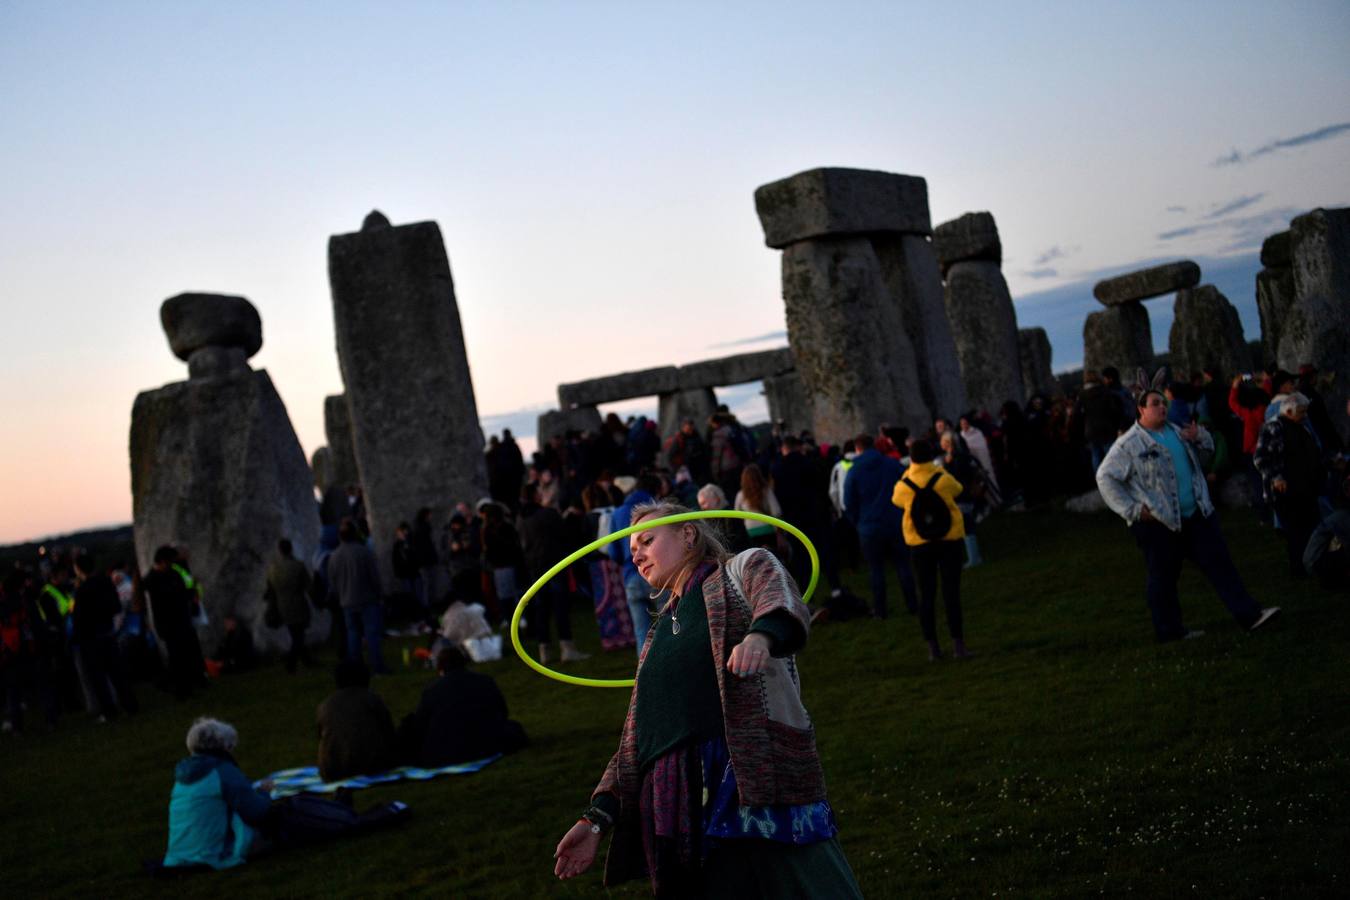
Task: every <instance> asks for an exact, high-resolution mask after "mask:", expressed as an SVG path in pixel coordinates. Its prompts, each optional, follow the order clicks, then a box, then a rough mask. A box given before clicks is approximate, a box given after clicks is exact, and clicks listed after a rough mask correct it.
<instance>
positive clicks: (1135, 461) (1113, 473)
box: [1097, 391, 1280, 641]
mask: <svg viewBox="0 0 1350 900" xmlns="http://www.w3.org/2000/svg"><path fill="white" fill-rule="evenodd" d="M1137 405H1138V414H1139V421H1138V422H1137V423H1135V425H1134V426H1133V427H1131V428H1130V430H1129V431H1127V432H1125V433H1124V434H1123V435H1121V436H1120V438H1119V439H1118V440H1117V441H1116V442H1115V444H1114V445H1112V447H1111V449H1110V451H1109V452H1108V453H1107V454H1106V458H1105V459H1104V460H1102V464H1101V467H1100V468H1099V469H1098V470H1097V487H1098V488H1099V489H1100V490H1101V492H1102V498H1103V499H1105V500H1106V505H1107V506H1109V507H1111V509H1112V510H1113V511H1115V512H1116V513H1117V514H1118V515H1119V516H1120V517H1121V518H1123V519H1124V520H1125V523H1126V524H1127V525H1129V527H1130V532H1131V533H1132V534H1133V535H1134V539H1135V541H1136V542H1137V543H1138V544H1139V549H1140V550H1142V551H1143V553H1144V567H1145V569H1146V570H1147V572H1148V582H1147V595H1148V608H1149V612H1150V613H1151V614H1152V616H1153V629H1154V631H1155V633H1156V634H1157V637H1158V640H1159V641H1174V640H1179V639H1181V638H1184V637H1198V636H1199V635H1200V634H1201V633H1202V632H1193V631H1187V630H1186V627H1185V626H1184V625H1183V624H1182V623H1181V603H1180V602H1179V600H1178V598H1177V580H1178V578H1180V576H1181V563H1182V561H1183V560H1184V559H1185V558H1186V557H1190V558H1191V560H1192V561H1193V562H1194V563H1195V564H1196V565H1197V566H1199V567H1200V571H1201V572H1203V573H1204V574H1205V577H1206V578H1208V579H1209V581H1210V583H1211V584H1213V585H1214V589H1215V590H1216V591H1217V592H1218V594H1219V599H1220V600H1222V601H1223V605H1224V606H1226V607H1228V611H1229V612H1230V613H1232V615H1233V618H1234V619H1236V620H1237V622H1238V624H1239V625H1241V626H1242V627H1243V628H1245V629H1247V630H1248V631H1254V630H1255V629H1257V628H1260V627H1261V626H1262V625H1264V624H1265V623H1266V622H1268V621H1270V619H1271V618H1272V617H1273V616H1274V615H1275V614H1276V613H1278V612H1279V611H1280V610H1279V607H1269V608H1267V609H1261V607H1260V606H1259V605H1258V604H1257V602H1256V601H1255V600H1253V599H1252V596H1251V594H1249V593H1247V589H1246V587H1244V586H1243V584H1242V578H1241V576H1239V575H1238V573H1237V569H1236V568H1235V567H1234V566H1233V560H1232V558H1231V557H1230V556H1229V554H1228V545H1227V544H1226V543H1225V542H1224V539H1223V535H1222V534H1221V533H1220V532H1219V521H1218V517H1217V516H1216V515H1215V514H1214V504H1213V502H1211V500H1210V497H1209V488H1208V486H1207V485H1206V484H1205V476H1204V473H1203V472H1202V471H1201V469H1200V461H1199V459H1197V457H1196V455H1195V447H1199V448H1200V449H1202V450H1204V449H1208V448H1209V447H1212V446H1213V439H1212V438H1211V437H1210V436H1209V433H1208V432H1207V431H1205V430H1204V429H1203V428H1200V427H1199V426H1197V425H1195V424H1194V423H1192V424H1191V425H1189V426H1187V427H1186V429H1185V430H1182V429H1180V428H1177V427H1176V426H1175V425H1172V424H1170V423H1169V422H1168V421H1167V400H1166V398H1165V397H1163V395H1162V393H1160V392H1159V391H1147V392H1145V393H1144V394H1142V395H1141V396H1140V397H1139V398H1138V401H1137Z"/></svg>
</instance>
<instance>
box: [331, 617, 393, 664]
mask: <svg viewBox="0 0 1350 900" xmlns="http://www.w3.org/2000/svg"><path fill="white" fill-rule="evenodd" d="M342 618H343V620H344V621H345V622H346V623H347V658H348V659H350V660H355V661H357V662H360V660H361V637H362V635H364V636H365V638H366V646H367V647H369V648H370V671H372V672H388V671H389V667H388V666H386V665H385V664H384V657H383V656H381V655H380V640H381V639H382V638H383V637H384V604H383V603H379V602H375V603H367V604H365V605H364V606H357V607H346V606H344V607H343V608H342Z"/></svg>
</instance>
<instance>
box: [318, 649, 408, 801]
mask: <svg viewBox="0 0 1350 900" xmlns="http://www.w3.org/2000/svg"><path fill="white" fill-rule="evenodd" d="M335 674H336V676H337V686H338V689H337V690H336V691H335V692H334V693H332V694H331V695H329V697H328V699H327V700H325V701H323V703H321V704H319V714H318V721H319V775H320V776H321V777H322V778H323V780H324V781H341V780H342V779H344V778H350V777H352V776H353V775H375V774H378V773H380V772H383V771H385V770H386V769H389V768H392V767H393V766H394V765H396V764H397V760H396V758H395V757H396V756H397V735H396V734H395V732H394V719H393V717H392V716H390V715H389V707H387V706H385V705H384V701H383V700H381V699H380V698H379V695H377V694H376V693H375V692H373V691H372V690H371V689H370V670H369V669H368V668H366V665H365V663H363V662H360V661H359V660H344V661H343V662H340V663H338V665H337V669H336V671H335Z"/></svg>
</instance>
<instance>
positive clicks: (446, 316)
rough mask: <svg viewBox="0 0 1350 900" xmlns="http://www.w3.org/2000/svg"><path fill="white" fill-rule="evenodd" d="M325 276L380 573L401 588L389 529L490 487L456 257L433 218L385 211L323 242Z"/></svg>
mask: <svg viewBox="0 0 1350 900" xmlns="http://www.w3.org/2000/svg"><path fill="white" fill-rule="evenodd" d="M328 277H329V281H330V282H331V285H332V291H333V320H334V331H335V333H336V337H337V350H338V360H339V362H340V364H341V368H342V378H343V383H344V384H345V386H346V396H347V407H348V410H349V412H350V416H351V429H352V446H353V447H354V449H355V455H356V463H357V468H358V471H359V472H360V475H361V486H362V488H363V489H364V492H365V502H366V515H367V519H368V521H369V523H370V528H371V535H372V537H373V538H374V541H375V547H376V553H377V558H378V560H379V564H380V572H381V577H382V578H383V580H384V584H385V586H386V589H392V588H393V587H394V574H393V568H392V565H391V563H390V560H391V554H392V548H393V542H394V528H395V527H396V526H397V525H398V523H399V522H400V521H401V520H403V519H411V518H412V517H413V516H414V515H415V514H416V513H417V511H418V509H420V508H421V507H424V506H425V507H429V508H430V509H431V511H432V521H433V522H444V521H446V520H448V519H449V517H450V513H451V511H452V510H453V508H454V505H455V503H456V502H459V501H466V502H473V500H474V499H475V498H478V497H482V496H484V495H485V494H486V493H487V469H486V465H485V463H484V459H483V432H482V428H481V427H480V426H479V424H478V406H477V403H476V402H475V400H474V393H473V381H472V379H471V377H470V374H469V361H468V357H467V356H466V355H465V349H464V333H463V331H462V329H461V327H460V321H459V307H458V305H457V304H456V301H455V287H454V282H453V280H452V279H451V277H450V261H449V259H448V258H447V257H446V254H445V243H444V242H443V240H442V239H441V230H440V228H439V227H437V225H436V223H435V222H419V223H416V224H413V225H401V226H397V227H395V226H391V225H389V223H388V220H387V219H385V218H384V217H383V216H382V215H378V213H372V214H371V215H370V216H368V217H367V219H366V222H365V224H364V225H363V227H362V230H361V231H359V232H355V233H353V234H342V235H335V236H333V237H332V238H330V239H329V242H328Z"/></svg>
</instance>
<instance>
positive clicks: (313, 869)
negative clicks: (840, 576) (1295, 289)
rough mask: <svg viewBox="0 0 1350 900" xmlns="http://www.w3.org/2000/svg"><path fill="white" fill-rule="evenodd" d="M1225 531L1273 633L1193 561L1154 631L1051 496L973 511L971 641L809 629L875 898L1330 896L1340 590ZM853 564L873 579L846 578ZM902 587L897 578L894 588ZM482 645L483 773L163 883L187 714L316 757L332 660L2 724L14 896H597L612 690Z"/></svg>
mask: <svg viewBox="0 0 1350 900" xmlns="http://www.w3.org/2000/svg"><path fill="white" fill-rule="evenodd" d="M1224 530H1225V533H1226V534H1227V536H1228V539H1229V543H1230V546H1231V548H1232V550H1233V553H1234V556H1235V558H1236V559H1237V560H1238V564H1239V568H1240V569H1241V571H1242V573H1243V575H1244V576H1245V577H1246V579H1247V582H1248V586H1249V587H1250V588H1251V590H1252V591H1253V593H1254V594H1256V596H1257V597H1258V599H1259V600H1261V601H1263V602H1264V603H1278V604H1280V605H1282V606H1283V607H1284V610H1285V615H1284V617H1283V618H1282V619H1281V620H1278V621H1277V622H1276V623H1275V624H1274V625H1273V627H1272V628H1271V630H1270V631H1269V632H1268V633H1262V634H1259V635H1247V634H1244V633H1240V632H1239V631H1238V630H1237V628H1236V627H1235V626H1234V625H1233V623H1232V621H1231V620H1230V619H1229V618H1228V616H1227V614H1226V612H1225V611H1224V609H1223V607H1222V606H1221V605H1220V604H1219V602H1218V601H1217V599H1216V598H1215V597H1214V594H1213V592H1212V591H1211V590H1210V589H1209V586H1208V585H1207V584H1206V583H1204V582H1203V581H1202V580H1201V579H1200V578H1199V577H1198V575H1197V574H1196V573H1195V572H1194V570H1193V569H1189V568H1188V570H1187V574H1186V575H1185V577H1184V579H1183V582H1182V597H1183V600H1182V603H1183V608H1184V610H1185V612H1186V622H1187V625H1188V626H1189V627H1191V628H1201V629H1204V630H1206V631H1207V632H1208V634H1207V636H1206V637H1205V638H1204V639H1202V640H1198V641H1187V642H1183V643H1180V644H1172V645H1167V646H1161V647H1160V646H1157V645H1155V644H1154V643H1153V641H1152V637H1151V629H1150V626H1149V622H1148V614H1147V611H1146V609H1145V607H1144V602H1143V565H1142V563H1141V561H1140V556H1139V553H1138V550H1137V549H1136V548H1135V546H1134V544H1133V542H1132V541H1131V540H1130V538H1129V535H1128V533H1127V532H1126V531H1125V529H1124V528H1123V527H1122V526H1121V524H1120V522H1119V520H1118V519H1114V518H1113V517H1110V516H1106V515H1100V516H1090V517H1084V516H1074V515H1070V514H1066V513H1062V512H1054V511H1041V512H1032V513H1022V514H1006V515H1003V516H1000V517H998V518H997V519H995V520H993V521H991V522H989V523H987V527H986V528H985V529H984V530H983V532H982V536H981V540H982V544H983V546H984V549H985V555H986V558H987V559H988V560H990V562H989V563H988V564H986V565H985V566H983V567H981V568H979V569H976V570H973V571H971V572H968V573H966V576H965V578H964V580H963V597H964V606H965V612H966V628H967V633H968V637H969V642H970V645H971V647H972V649H973V650H974V651H975V652H976V654H977V657H976V658H975V659H973V660H971V661H969V662H965V663H955V662H951V661H947V662H943V663H939V664H930V663H928V662H927V659H926V653H925V651H924V647H923V643H922V641H921V640H920V637H919V634H918V626H917V623H915V621H914V620H913V619H911V618H910V617H908V616H905V615H904V614H903V613H902V614H900V615H898V616H893V617H892V618H891V619H890V620H889V621H886V622H884V623H879V624H878V623H873V622H871V621H863V622H849V623H842V624H833V625H826V626H822V627H820V628H818V629H817V631H816V633H815V634H814V635H813V636H812V639H811V643H810V645H809V646H808V648H807V650H806V651H805V652H804V653H803V654H802V656H801V669H802V677H803V692H804V695H805V700H806V703H807V706H808V708H809V709H810V710H811V711H812V713H813V715H814V718H815V721H816V727H817V731H818V736H819V743H820V749H821V753H822V756H823V758H824V763H825V773H826V778H827V780H828V783H829V788H830V799H831V801H832V803H833V805H834V807H835V810H836V812H837V814H838V818H839V823H840V827H841V835H840V840H841V843H842V846H843V848H844V851H845V853H846V854H847V855H848V857H849V860H850V862H851V863H852V865H853V867H854V870H855V871H856V872H857V875H858V879H859V881H860V882H861V884H862V886H863V889H864V892H865V893H866V894H867V896H869V897H901V896H904V897H929V896H931V897H950V896H985V897H989V896H999V897H1004V896H1011V895H1021V896H1027V897H1079V896H1084V895H1089V894H1092V895H1096V894H1099V893H1105V894H1108V895H1124V894H1132V895H1135V896H1142V897H1157V896H1180V895H1185V896H1197V897H1217V896H1222V897H1261V896H1265V897H1271V896H1289V897H1309V896H1334V895H1345V894H1346V892H1347V891H1350V866H1348V865H1347V862H1346V859H1345V855H1346V848H1347V847H1350V814H1347V813H1346V812H1345V809H1344V802H1345V795H1346V787H1347V785H1350V763H1347V760H1346V748H1347V747H1348V746H1350V702H1347V701H1350V678H1347V676H1348V675H1350V665H1347V651H1350V623H1348V622H1347V616H1346V608H1345V607H1346V601H1347V597H1346V596H1345V595H1344V594H1341V595H1334V594H1327V593H1324V592H1322V591H1321V590H1320V589H1318V588H1317V587H1316V586H1315V585H1312V584H1309V583H1308V582H1306V581H1305V582H1300V583H1297V584H1295V583H1294V582H1292V581H1290V580H1289V579H1288V578H1287V577H1286V575H1285V574H1284V571H1285V569H1284V562H1283V559H1284V552H1283V547H1282V545H1281V544H1280V543H1279V542H1278V541H1277V539H1276V538H1275V537H1274V536H1273V535H1272V534H1271V533H1270V531H1269V529H1261V528H1259V527H1257V525H1256V523H1255V520H1254V519H1252V518H1251V517H1250V516H1249V515H1247V514H1244V513H1233V514H1229V515H1228V516H1227V517H1226V521H1225V525H1224ZM849 580H850V583H851V586H852V587H853V588H854V589H855V590H856V591H857V592H858V593H860V594H864V595H865V593H866V578H865V575H864V573H863V572H861V571H853V572H851V573H850V574H849ZM897 597H898V591H895V590H894V586H893V590H892V606H893V607H895V606H897V605H898V604H897V600H896V598H897ZM574 618H575V621H576V622H577V623H578V625H579V626H580V625H581V623H583V622H585V621H586V617H585V615H584V613H581V611H580V610H578V614H577V615H576V616H575V617H574ZM939 618H940V617H939ZM939 627H940V628H941V624H940V625H939ZM578 632H579V636H580V640H581V643H582V644H583V646H584V645H587V644H594V643H595V637H594V633H593V630H590V629H586V628H584V627H579V628H578ZM389 656H390V658H393V659H397V658H398V650H397V649H396V648H391V649H390V653H389ZM632 662H633V660H632V657H631V656H630V655H629V654H628V653H626V652H624V653H612V654H606V655H603V656H597V658H596V659H593V660H591V661H590V662H587V663H585V664H584V666H577V667H573V670H574V671H584V672H586V673H588V674H594V675H597V676H600V677H625V676H626V675H628V674H631V667H632ZM483 668H484V669H485V670H486V671H488V672H490V673H491V674H493V675H494V676H495V677H496V678H497V679H498V681H499V683H500V684H501V686H502V689H503V691H504V692H505V693H506V695H507V699H508V701H509V703H510V705H511V710H512V714H513V716H514V717H516V718H518V719H520V720H521V721H522V722H523V723H524V724H525V727H526V729H527V730H528V731H529V733H530V736H531V738H532V739H533V744H532V746H531V747H530V748H529V749H528V750H526V751H525V752H523V753H521V754H519V755H517V756H514V757H511V758H508V759H506V760H503V761H502V762H499V763H497V764H496V765H493V766H490V767H489V768H487V769H486V770H484V771H483V772H481V773H478V774H476V775H471V776H463V777H451V778H444V779H441V780H438V781H434V782H428V783H421V784H413V783H401V784H396V785H392V786H388V787H383V788H376V789H372V790H368V791H364V792H360V793H358V794H357V799H358V806H364V805H365V804H367V803H370V802H373V801H376V800H381V801H383V800H390V799H402V800H404V801H406V802H408V803H409V804H410V805H411V806H412V808H413V811H414V815H413V818H412V820H411V821H410V822H409V823H407V824H406V825H405V826H403V827H401V828H398V829H397V830H394V831H390V832H386V833H378V834H372V835H368V836H365V837H361V838H357V839H354V840H350V841H346V842H341V843H335V844H331V845H328V846H324V847H319V848H311V849H305V850H298V851H295V852H291V853H285V854H279V855H276V856H273V857H270V858H263V859H259V860H257V861H255V862H253V863H250V864H249V865H247V866H244V867H242V868H240V869H238V870H236V871H232V872H225V873H219V874H214V875H205V876H194V877H192V878H189V879H186V880H182V881H179V882H177V883H173V884H159V883H152V882H150V881H148V880H145V879H144V878H142V877H141V876H140V875H139V874H137V869H138V865H139V861H140V860H141V859H142V858H145V857H152V856H155V855H157V854H159V853H161V852H162V850H163V845H164V840H165V831H166V823H167V812H166V809H167V799H168V794H169V789H170V787H171V773H172V769H173V765H174V763H175V762H176V761H177V760H178V759H179V758H180V757H181V756H182V755H183V753H184V751H183V747H182V738H183V734H184V732H185V730H186V727H187V725H188V724H189V723H190V721H191V720H192V718H193V717H194V716H197V715H201V714H205V713H209V714H213V715H217V716H220V717H223V718H225V719H228V720H230V721H232V722H233V723H234V724H235V725H236V726H238V728H239V732H240V734H241V744H240V747H239V752H238V754H237V755H238V759H239V762H240V764H241V765H242V766H243V768H244V770H245V772H247V773H248V774H250V775H251V776H253V777H260V776H261V775H263V774H264V773H266V772H269V771H271V770H274V769H279V768H284V767H289V766H295V765H302V764H305V763H308V762H310V761H311V760H312V759H313V756H314V752H315V740H314V728H313V713H314V708H315V706H316V705H317V704H318V703H319V701H320V700H322V699H323V697H324V696H325V695H326V694H327V693H328V690H329V675H328V674H327V672H326V671H324V670H315V671H311V672H308V673H303V674H301V675H297V676H294V677H287V676H286V675H285V674H284V672H282V671H281V669H280V667H278V666H275V665H273V666H270V667H267V668H264V669H263V670H261V671H259V672H256V673H253V674H249V675H243V676H237V677H233V678H226V679H223V680H221V681H219V682H217V683H215V685H214V686H213V687H212V688H211V690H210V692H209V694H208V695H207V697H206V698H205V699H203V700H198V701H191V702H188V703H182V704H179V703H176V702H174V701H173V700H172V699H170V698H168V697H166V696H164V695H162V694H159V693H158V692H155V691H153V690H152V689H150V688H149V687H144V686H143V687H142V691H141V697H142V702H143V703H144V704H145V706H146V709H145V710H144V712H142V714H141V715H140V716H138V717H137V718H136V719H134V720H131V721H128V720H125V719H124V720H119V721H117V722H115V723H113V724H111V725H108V726H97V725H95V724H94V723H92V722H91V721H89V720H88V718H87V717H85V716H70V717H67V718H66V719H65V720H64V721H63V723H62V726H61V729H60V730H59V732H57V733H56V734H52V735H47V734H41V733H37V732H40V730H41V729H40V728H39V729H37V730H36V731H35V732H33V733H29V734H26V735H24V736H22V737H12V736H7V737H6V738H5V739H4V740H3V741H0V821H3V823H4V833H5V839H4V840H3V842H0V866H2V867H3V872H4V882H5V884H6V891H5V893H6V896H10V897H27V896H59V895H82V896H123V895H136V896H146V897H174V898H179V897H194V896H203V897H205V896H211V897H217V896H225V895H229V896H255V895H261V896H319V895H342V896H358V895H359V896H395V895H397V896H406V895H416V894H422V893H424V894H427V895H431V894H437V895H440V896H457V897H489V896H501V897H553V896H560V897H573V896H600V895H603V894H604V893H605V891H604V889H603V888H602V887H601V886H600V876H599V874H598V867H597V870H593V871H592V872H591V873H588V874H587V875H586V876H584V877H583V878H581V879H577V880H576V881H573V882H570V883H568V884H561V883H559V882H558V881H557V880H556V879H554V878H553V876H552V851H553V847H554V845H555V844H556V842H557V840H558V838H559V837H560V836H561V835H562V833H563V832H564V831H565V830H566V829H567V828H568V826H569V825H570V824H571V823H572V822H573V821H575V818H576V815H577V813H578V812H579V810H580V809H581V808H582V807H583V806H584V805H585V803H586V799H587V796H588V793H589V790H590V788H591V786H592V785H593V784H594V782H595V780H596V779H597V778H598V777H599V775H600V772H601V770H602V769H603V767H604V765H605V763H606V761H607V760H608V758H609V756H610V754H611V753H612V752H613V750H614V747H615V746H616V743H617V739H618V733H619V727H620V725H621V722H622V719H623V714H624V707H625V704H626V702H627V695H626V692H625V691H618V690H586V689H581V688H575V687H568V686H565V685H561V684H557V683H554V682H551V681H546V680H544V679H542V678H540V677H538V676H536V675H534V674H533V673H531V672H529V671H528V670H526V669H525V667H524V666H523V665H522V664H520V663H519V662H517V661H515V660H514V658H512V659H508V660H504V661H502V662H500V663H494V664H491V665H488V666H485V667H483ZM427 677H428V676H427V674H426V673H425V672H424V671H421V670H404V671H400V672H399V673H398V674H396V675H393V676H391V677H387V678H382V679H378V680H377V682H376V688H377V690H378V691H379V692H380V693H381V694H382V695H383V696H384V697H385V699H386V701H387V702H388V703H389V706H390V708H391V709H392V710H393V711H394V714H395V716H396V717H397V716H401V715H402V714H403V713H405V712H407V711H408V710H409V709H411V707H412V705H413V704H414V703H415V701H416V698H417V695H418V693H419V691H420V690H421V687H422V685H423V684H424V683H425V681H426V680H427ZM611 893H612V894H613V895H615V896H624V897H628V896H633V897H640V896H646V895H647V889H646V887H645V886H644V885H642V884H632V885H628V886H625V887H623V888H620V889H616V890H615V891H613V892H611Z"/></svg>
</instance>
